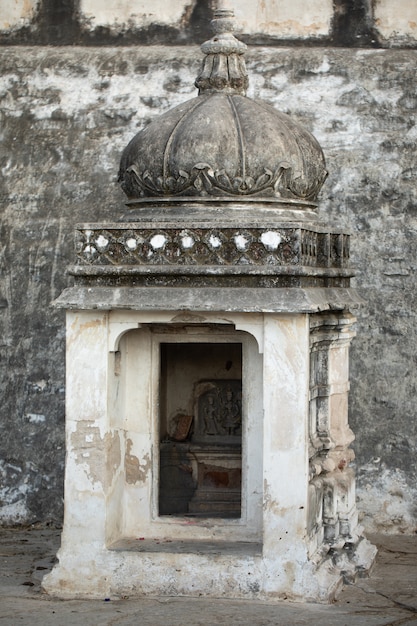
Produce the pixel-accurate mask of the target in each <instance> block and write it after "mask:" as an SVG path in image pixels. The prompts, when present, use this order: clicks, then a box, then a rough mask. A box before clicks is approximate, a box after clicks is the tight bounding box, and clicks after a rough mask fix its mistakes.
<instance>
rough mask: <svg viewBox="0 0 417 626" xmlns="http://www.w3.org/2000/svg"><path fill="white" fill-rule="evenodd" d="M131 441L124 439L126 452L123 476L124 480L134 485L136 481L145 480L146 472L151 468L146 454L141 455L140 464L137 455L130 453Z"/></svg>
mask: <svg viewBox="0 0 417 626" xmlns="http://www.w3.org/2000/svg"><path fill="white" fill-rule="evenodd" d="M132 446H133V442H132V440H131V439H127V441H126V454H125V476H126V482H127V483H129V485H134V484H135V483H137V482H145V481H146V479H147V477H148V473H149V472H150V470H151V459H150V457H149V455H148V454H145V456H144V457H143V463H142V464H141V463H140V461H139V459H138V457H137V456H134V455H133V454H131V453H130V452H131V450H132Z"/></svg>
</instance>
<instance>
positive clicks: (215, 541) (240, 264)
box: [43, 9, 376, 602]
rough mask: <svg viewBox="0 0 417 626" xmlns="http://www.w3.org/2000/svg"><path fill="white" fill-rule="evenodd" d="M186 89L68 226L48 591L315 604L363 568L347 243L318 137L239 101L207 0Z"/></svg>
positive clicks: (367, 563)
mask: <svg viewBox="0 0 417 626" xmlns="http://www.w3.org/2000/svg"><path fill="white" fill-rule="evenodd" d="M213 28H214V32H215V34H214V37H213V38H212V39H211V40H210V41H208V42H206V43H204V44H203V46H202V51H203V53H204V55H205V58H204V62H203V67H202V70H201V73H200V75H199V76H198V78H197V80H196V86H197V88H198V90H199V94H198V96H196V97H195V98H193V99H191V100H189V101H187V102H185V103H184V104H181V105H179V106H177V107H175V108H174V109H172V110H170V111H168V113H165V114H164V115H162V116H161V117H159V118H158V119H156V120H154V121H153V122H151V123H150V124H149V125H148V126H147V127H146V128H145V129H143V130H141V131H140V132H139V133H138V134H137V135H136V136H135V137H134V138H133V139H132V141H131V142H130V143H129V145H128V146H127V147H126V149H125V150H124V152H123V155H122V159H121V165H120V174H119V177H120V182H121V185H122V188H123V190H124V191H125V193H126V195H127V198H128V201H127V208H126V209H125V212H124V214H123V215H122V217H121V219H119V220H118V221H115V222H113V223H100V224H81V225H78V226H77V227H76V234H75V255H76V261H75V264H74V265H73V266H72V267H70V268H69V271H70V273H71V274H72V275H73V277H74V286H73V287H70V288H68V289H67V290H65V291H64V292H63V293H62V294H61V296H60V297H59V298H58V299H57V300H56V301H55V306H58V307H61V308H64V309H66V311H67V388H66V393H67V408H66V433H67V461H66V479H65V520H64V528H63V533H62V545H61V548H60V551H59V553H58V559H59V562H58V563H57V565H56V566H55V567H54V569H53V571H52V572H51V573H50V574H49V575H48V576H46V577H45V579H44V581H43V587H44V589H45V590H46V591H47V592H48V593H50V594H53V595H56V596H60V597H97V598H104V597H123V596H132V595H146V594H149V595H169V596H172V595H190V596H200V595H204V596H212V597H229V598H246V599H248V598H257V599H292V600H302V601H306V600H307V601H321V602H328V601H331V600H332V599H333V598H334V597H335V595H336V594H337V592H338V591H339V590H340V589H341V587H342V585H343V583H344V582H346V581H349V582H352V581H354V580H355V579H356V577H357V576H360V575H364V574H366V573H367V572H368V571H369V569H370V568H371V566H372V563H373V560H374V558H375V553H376V550H375V548H374V547H373V546H372V545H371V544H370V543H369V542H368V541H367V540H366V539H365V538H364V536H363V534H362V529H361V527H360V525H359V524H358V514H357V510H356V504H355V477H354V472H353V470H352V468H351V467H350V463H351V461H352V459H353V452H352V449H351V448H350V445H351V443H352V441H353V439H354V435H353V433H352V431H351V429H350V427H349V424H348V392H349V345H350V342H351V340H352V338H353V336H354V331H353V329H352V324H353V322H354V317H353V315H352V313H351V310H352V309H354V308H355V307H356V306H358V305H359V304H360V302H361V300H360V298H359V296H358V295H357V293H356V291H355V290H354V289H353V288H352V287H351V286H350V280H351V277H352V276H353V275H354V272H353V270H352V269H351V267H350V265H349V235H348V234H346V233H344V232H341V231H338V230H335V229H330V228H329V227H328V226H326V224H325V223H323V221H322V220H321V219H319V216H318V208H317V197H318V194H319V191H320V189H321V187H322V185H323V183H324V181H325V178H326V175H327V172H326V167H325V161H324V157H323V153H322V150H321V147H320V146H319V144H318V142H317V141H316V139H315V138H314V137H313V136H312V135H311V134H310V133H309V132H308V131H307V130H305V129H304V128H302V127H301V126H300V125H299V124H297V123H295V122H294V121H292V120H291V118H290V117H289V116H287V115H284V114H282V113H279V112H278V111H276V110H275V109H274V108H273V107H271V106H269V105H267V104H266V103H264V102H258V101H254V100H251V99H250V98H248V97H247V96H246V89H247V86H248V77H247V73H246V68H245V61H244V52H245V48H246V46H245V45H244V44H243V43H242V42H240V41H239V40H238V39H236V38H235V36H234V35H233V28H234V27H233V12H232V11H229V10H226V9H219V10H218V11H216V12H215V18H214V20H213Z"/></svg>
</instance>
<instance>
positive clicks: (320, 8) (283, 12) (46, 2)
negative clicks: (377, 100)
mask: <svg viewBox="0 0 417 626" xmlns="http://www.w3.org/2000/svg"><path fill="white" fill-rule="evenodd" d="M219 2H223V6H225V0H169V1H167V0H154V1H153V2H149V1H148V0H2V5H1V8H0V43H9V44H24V45H27V44H34V45H37V44H43V45H44V44H46V45H58V46H61V45H74V44H76V45H123V46H126V45H147V44H184V43H188V44H189V43H193V42H198V43H200V42H201V41H203V40H204V39H205V38H206V39H207V38H208V37H209V36H210V19H211V17H212V11H213V9H214V8H215V7H217V6H218V5H219ZM227 4H228V5H229V6H230V5H232V6H234V9H235V12H236V17H237V20H238V22H239V24H240V33H241V36H242V37H243V38H244V39H245V40H247V41H250V42H253V43H257V44H270V43H272V44H277V43H278V44H280V45H282V44H283V43H285V42H290V43H292V44H295V45H297V44H301V45H306V44H307V45H312V44H313V45H317V44H321V45H325V46H328V45H332V46H352V47H358V46H366V47H379V46H380V47H391V46H409V47H412V46H415V45H416V41H417V17H416V13H417V11H416V6H415V0H239V2H233V0H227Z"/></svg>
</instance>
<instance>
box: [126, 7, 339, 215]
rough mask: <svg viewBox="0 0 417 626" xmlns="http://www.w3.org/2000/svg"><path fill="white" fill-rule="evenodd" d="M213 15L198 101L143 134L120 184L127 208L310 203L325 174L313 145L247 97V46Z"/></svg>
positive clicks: (226, 19) (226, 18) (226, 21)
mask: <svg viewBox="0 0 417 626" xmlns="http://www.w3.org/2000/svg"><path fill="white" fill-rule="evenodd" d="M232 15H233V13H232V12H230V11H224V10H223V11H217V12H216V18H217V19H215V20H213V23H214V27H215V30H216V31H217V32H216V35H215V37H214V38H213V39H212V40H210V41H209V42H206V43H205V44H203V46H202V50H203V52H205V53H206V54H207V56H206V59H205V62H204V65H203V69H202V72H201V74H200V76H199V77H198V78H197V80H196V86H198V87H199V95H198V96H197V97H196V98H193V99H191V100H188V101H187V102H185V103H183V104H181V105H179V106H177V107H175V108H174V109H172V110H170V111H168V112H167V113H165V114H164V115H162V116H160V117H158V118H157V119H156V120H154V121H153V122H151V123H150V124H149V125H148V126H147V127H146V128H145V129H144V130H142V131H140V132H139V133H138V134H137V135H136V136H135V137H134V138H133V139H132V141H131V142H130V143H129V144H128V146H127V147H126V148H125V150H124V152H123V155H122V159H121V164H120V172H119V180H120V182H121V185H122V188H123V190H124V191H125V193H126V195H127V196H128V198H129V200H139V199H140V198H147V197H154V198H156V197H159V198H167V199H168V198H170V197H171V198H173V197H181V196H185V197H187V196H194V197H195V196H197V197H198V196H199V197H204V196H205V197H207V196H209V197H210V196H212V197H213V199H214V198H216V199H220V198H225V199H232V198H233V197H235V198H236V197H237V198H240V199H241V200H242V199H244V198H245V197H247V198H248V197H253V198H255V197H256V198H270V199H273V198H274V199H276V201H277V202H282V201H301V202H306V201H307V202H309V203H314V202H315V200H316V198H317V195H318V193H319V191H320V188H321V186H322V184H323V182H324V180H325V178H326V175H327V172H326V169H325V162H324V156H323V152H322V150H321V148H320V145H319V143H318V142H317V140H316V139H315V138H314V137H313V136H312V135H311V134H310V133H309V132H308V131H307V130H305V129H304V128H303V127H302V126H300V125H299V124H297V123H296V122H294V121H293V120H292V119H291V118H290V117H289V116H288V115H285V114H284V113H279V112H278V111H277V110H275V109H274V108H273V107H272V106H270V105H268V104H266V103H264V102H261V101H255V100H252V99H250V98H248V97H246V95H244V94H245V90H246V87H247V74H246V69H245V64H244V59H243V52H244V50H245V48H246V46H245V45H244V44H243V43H242V42H240V41H238V40H237V39H236V38H235V37H234V36H233V35H232V34H231V32H230V30H231V26H232V22H231V19H230V18H231V16H232Z"/></svg>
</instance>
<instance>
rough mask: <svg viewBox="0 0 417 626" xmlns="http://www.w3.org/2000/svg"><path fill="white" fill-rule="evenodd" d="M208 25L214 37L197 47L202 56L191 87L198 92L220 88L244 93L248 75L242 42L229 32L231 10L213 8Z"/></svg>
mask: <svg viewBox="0 0 417 626" xmlns="http://www.w3.org/2000/svg"><path fill="white" fill-rule="evenodd" d="M211 25H212V28H213V31H214V36H213V37H212V38H211V39H210V40H209V41H206V42H205V43H203V44H202V46H201V50H202V52H204V54H205V55H206V57H205V59H204V61H203V68H202V70H201V72H200V75H199V76H198V77H197V79H196V81H195V86H196V87H198V90H199V94H204V93H210V92H216V91H222V92H224V93H229V94H236V93H237V94H241V95H246V89H247V87H248V75H247V73H246V65H245V59H244V57H243V55H244V53H245V50H246V45H245V44H244V43H243V42H242V41H239V40H238V39H236V37H235V36H234V35H233V31H234V30H235V21H234V11H233V10H232V9H228V8H219V9H216V11H215V12H214V19H213V20H212V22H211Z"/></svg>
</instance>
